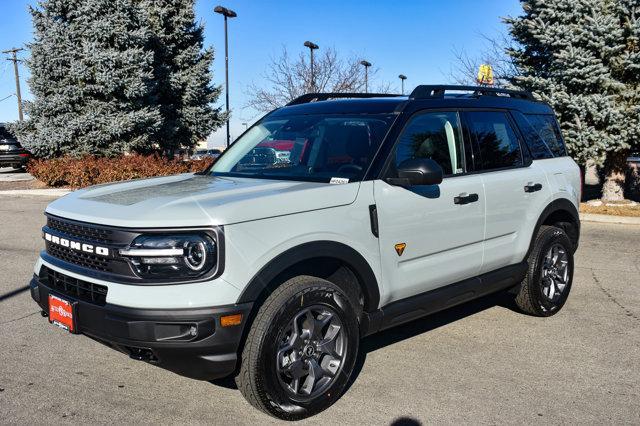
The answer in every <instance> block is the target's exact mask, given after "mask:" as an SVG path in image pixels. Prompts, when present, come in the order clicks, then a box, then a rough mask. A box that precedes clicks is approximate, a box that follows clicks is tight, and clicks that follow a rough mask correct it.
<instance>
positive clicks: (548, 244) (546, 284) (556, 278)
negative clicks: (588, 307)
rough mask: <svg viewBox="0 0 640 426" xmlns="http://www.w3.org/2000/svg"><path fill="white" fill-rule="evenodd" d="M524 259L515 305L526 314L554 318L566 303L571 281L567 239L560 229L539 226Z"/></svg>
mask: <svg viewBox="0 0 640 426" xmlns="http://www.w3.org/2000/svg"><path fill="white" fill-rule="evenodd" d="M527 260H528V262H529V270H528V271H527V276H526V277H525V279H524V280H523V281H522V283H521V284H520V288H519V291H518V293H517V295H516V298H515V301H516V304H517V305H518V307H519V308H520V309H521V310H522V311H523V312H525V313H527V314H530V315H535V316H540V317H548V316H551V315H555V314H556V313H558V311H560V309H562V307H563V306H564V304H565V302H566V301H567V297H568V296H569V292H570V291H571V284H572V282H573V245H572V244H571V241H570V240H569V237H568V236H567V234H565V232H564V231H563V230H562V229H560V228H556V227H554V226H547V225H543V226H541V227H540V230H539V231H538V234H537V235H536V240H535V242H534V245H533V249H532V250H531V253H529V257H528V259H527Z"/></svg>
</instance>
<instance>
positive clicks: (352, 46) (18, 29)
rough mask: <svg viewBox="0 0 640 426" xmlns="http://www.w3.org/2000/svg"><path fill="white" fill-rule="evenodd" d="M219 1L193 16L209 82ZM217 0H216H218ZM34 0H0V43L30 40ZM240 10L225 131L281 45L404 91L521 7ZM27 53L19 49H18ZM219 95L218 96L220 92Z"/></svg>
mask: <svg viewBox="0 0 640 426" xmlns="http://www.w3.org/2000/svg"><path fill="white" fill-rule="evenodd" d="M216 1H217V0H198V1H197V4H196V16H197V17H198V19H200V20H201V21H202V22H203V23H204V25H205V43H206V44H207V45H211V46H213V47H214V49H215V51H216V60H215V61H214V65H213V67H214V83H215V84H224V32H223V25H222V17H221V16H220V15H217V14H214V13H213V7H214V6H216V5H217V4H218V3H217V2H216ZM221 1H222V0H221ZM29 4H35V0H24V1H23V0H3V1H2V3H1V5H0V16H1V17H2V25H0V50H5V49H8V48H11V47H14V46H16V47H22V46H24V45H25V44H26V43H28V42H29V41H30V40H31V37H32V32H31V18H30V15H29V13H28V11H27V6H28V5H29ZM221 4H223V5H224V6H226V7H228V8H230V9H233V10H235V11H236V12H237V13H238V17H237V18H235V19H232V20H230V21H229V34H230V35H229V49H230V55H229V56H230V90H229V93H230V97H231V109H232V114H233V115H232V119H231V134H232V137H233V136H237V135H238V134H239V133H240V132H241V130H242V129H243V126H242V123H243V122H247V121H248V122H251V121H253V120H255V119H256V118H258V117H259V116H258V114H257V113H256V112H255V111H252V110H250V109H248V108H244V105H245V104H246V95H245V92H246V87H247V85H249V84H251V83H255V84H257V85H260V83H261V82H262V77H261V76H262V74H263V73H264V72H265V69H266V66H267V64H268V62H269V59H270V58H271V57H273V56H276V55H278V54H279V52H280V51H281V50H282V46H286V47H287V49H288V50H289V52H290V53H297V52H298V51H301V50H306V48H304V47H303V46H302V44H303V43H304V41H305V40H311V41H313V42H315V43H317V44H318V45H320V48H321V49H322V48H323V47H330V46H333V47H335V48H336V49H337V50H338V51H339V52H340V53H341V54H342V55H344V56H352V55H361V56H362V57H363V58H365V59H367V60H368V61H369V62H371V63H373V65H374V67H377V68H378V70H379V71H378V74H377V76H376V78H377V79H378V80H380V81H382V80H384V81H390V82H392V83H393V84H397V86H398V90H399V80H398V78H397V76H398V74H401V73H402V74H405V75H406V76H407V77H408V79H407V81H406V87H405V91H407V90H410V89H411V88H412V87H413V86H414V85H417V84H421V83H446V82H448V73H449V70H450V69H451V66H452V63H453V62H454V60H455V58H454V55H453V51H454V50H460V49H464V50H465V51H466V52H467V53H469V54H473V53H474V52H479V51H482V50H483V48H484V46H485V42H484V41H483V38H482V35H487V36H489V37H491V36H494V35H496V34H498V33H501V32H503V31H504V26H503V25H502V24H501V22H500V17H503V16H508V15H518V14H520V11H521V8H520V4H519V2H518V1H517V0H482V1H478V0H447V1H443V0H403V1H397V0H396V1H376V0H369V1H364V0H357V1H356V0H342V1H334V0H323V1H302V0H298V1H294V0H282V1H256V0H253V1H250V0H224V2H223V3H221ZM25 55H28V52H22V56H25ZM20 73H21V82H22V92H23V96H24V97H25V98H26V99H29V98H30V94H29V89H28V86H27V84H26V77H27V76H28V70H27V69H26V67H25V66H24V65H21V66H20ZM13 93H15V82H14V77H13V68H12V66H11V63H10V62H9V61H6V60H2V62H0V122H5V121H13V120H16V119H17V117H18V113H17V107H16V99H15V97H14V96H12V97H10V98H8V99H5V100H1V99H3V98H4V97H6V96H9V95H11V94H13ZM219 101H220V103H222V102H224V96H221V97H220V100H219ZM224 139H225V138H224V128H222V129H220V130H218V131H217V132H216V133H215V134H213V135H212V136H211V137H210V139H209V140H210V145H211V146H219V145H222V144H223V143H224Z"/></svg>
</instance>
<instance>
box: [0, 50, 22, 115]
mask: <svg viewBox="0 0 640 426" xmlns="http://www.w3.org/2000/svg"><path fill="white" fill-rule="evenodd" d="M21 50H24V49H22V48H16V47H14V48H13V49H9V50H4V51H3V52H2V53H11V58H9V59H7V60H8V61H12V62H13V74H14V75H15V77H16V97H17V98H18V119H19V120H20V121H22V120H23V119H24V116H23V114H22V94H21V93H20V74H19V73H18V56H17V53H18V52H20V51H21Z"/></svg>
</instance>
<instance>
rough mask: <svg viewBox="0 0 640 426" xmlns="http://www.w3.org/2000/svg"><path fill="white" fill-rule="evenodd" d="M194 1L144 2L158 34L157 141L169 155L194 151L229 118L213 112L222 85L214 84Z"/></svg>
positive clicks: (210, 52)
mask: <svg viewBox="0 0 640 426" xmlns="http://www.w3.org/2000/svg"><path fill="white" fill-rule="evenodd" d="M194 3H195V1H194V0H144V1H143V2H142V5H143V9H145V10H146V13H147V14H148V15H147V25H148V26H149V28H150V32H151V34H152V39H151V48H152V50H153V52H154V55H155V60H154V71H153V74H154V81H155V82H156V86H155V88H154V92H153V94H154V97H155V99H156V102H157V104H158V106H159V108H160V114H161V116H162V122H161V126H160V128H159V129H158V131H157V132H156V133H155V134H154V135H153V140H154V141H155V142H156V143H157V144H158V145H159V146H160V147H161V148H162V149H163V151H164V152H165V153H167V154H169V155H173V153H174V152H175V150H176V149H178V148H179V147H186V148H192V147H194V146H195V145H196V144H197V143H198V142H199V141H201V140H203V139H205V138H206V137H207V136H208V135H209V133H211V131H212V130H214V129H216V128H218V127H220V126H221V125H222V124H223V123H224V120H225V116H224V114H221V112H220V109H219V108H217V109H216V108H213V106H212V103H213V102H215V101H216V100H217V98H218V96H219V95H220V87H213V86H212V85H211V78H212V75H211V71H210V69H211V64H212V62H213V50H212V49H210V48H208V49H203V40H204V37H203V27H202V25H200V24H196V22H195V13H194Z"/></svg>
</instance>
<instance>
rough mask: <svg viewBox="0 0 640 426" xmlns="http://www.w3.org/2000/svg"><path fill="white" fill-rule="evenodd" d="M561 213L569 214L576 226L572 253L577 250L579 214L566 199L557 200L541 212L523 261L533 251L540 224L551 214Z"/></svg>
mask: <svg viewBox="0 0 640 426" xmlns="http://www.w3.org/2000/svg"><path fill="white" fill-rule="evenodd" d="M558 211H563V212H567V213H569V215H570V216H571V217H572V218H573V222H574V223H575V225H576V236H575V243H574V252H575V251H576V250H577V249H578V241H579V240H580V214H579V213H578V209H577V208H576V206H575V205H574V204H573V203H572V202H571V201H569V200H568V199H566V198H557V199H555V200H553V201H551V203H549V204H548V205H547V207H545V208H544V210H542V213H541V214H540V217H539V218H538V221H537V222H536V226H535V228H533V235H532V236H531V242H530V243H529V250H527V255H526V256H525V259H527V258H528V257H529V253H531V250H532V249H533V245H534V244H535V241H536V235H538V230H540V227H541V226H542V224H543V223H544V222H545V221H546V220H547V219H548V218H549V216H551V215H552V214H553V213H555V212H558Z"/></svg>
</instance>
